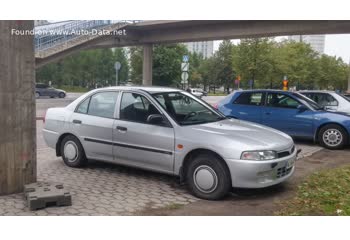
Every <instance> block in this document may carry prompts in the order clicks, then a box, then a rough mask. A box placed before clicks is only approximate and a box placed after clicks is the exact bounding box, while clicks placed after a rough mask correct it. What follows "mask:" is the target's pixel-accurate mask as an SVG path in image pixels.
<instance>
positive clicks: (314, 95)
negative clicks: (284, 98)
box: [299, 90, 350, 114]
mask: <svg viewBox="0 0 350 240" xmlns="http://www.w3.org/2000/svg"><path fill="white" fill-rule="evenodd" d="M299 92H300V93H301V94H303V95H304V96H306V97H308V98H310V99H311V100H313V101H314V102H316V103H318V104H319V105H320V106H322V107H324V109H325V110H328V111H337V112H345V113H349V114H350V100H349V99H348V98H346V97H344V96H343V95H341V94H339V93H336V92H332V91H317V90H312V91H307V90H305V91H299Z"/></svg>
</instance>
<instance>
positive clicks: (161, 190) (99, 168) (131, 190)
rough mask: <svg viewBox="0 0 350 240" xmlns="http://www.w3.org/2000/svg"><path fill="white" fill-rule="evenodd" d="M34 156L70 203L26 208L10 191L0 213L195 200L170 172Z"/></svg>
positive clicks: (106, 211) (113, 211)
mask: <svg viewBox="0 0 350 240" xmlns="http://www.w3.org/2000/svg"><path fill="white" fill-rule="evenodd" d="M38 133H39V134H41V132H38ZM301 147H302V148H303V152H302V154H303V155H310V154H312V153H314V152H315V151H319V150H320V148H319V147H317V146H314V145H311V144H310V145H305V146H304V145H302V146H301ZM37 157H38V161H37V166H38V181H42V182H59V183H62V184H63V185H64V186H65V187H66V188H69V190H70V192H71V195H72V203H73V205H72V206H71V207H49V208H46V209H45V210H39V211H36V212H30V211H29V209H28V208H27V207H25V206H26V205H25V201H24V195H23V194H13V195H9V196H0V215H10V216H13V215H54V216H56V215H77V216H96V215H133V214H134V213H135V212H138V211H142V210H144V209H146V208H154V209H156V208H161V207H164V206H167V205H171V204H174V203H178V204H184V205H185V204H189V203H191V202H196V201H198V200H199V199H197V198H195V197H193V196H192V195H191V194H190V193H189V192H188V190H187V188H185V187H183V186H180V185H179V184H178V183H177V179H175V178H174V177H171V176H167V175H163V174H158V173H152V172H147V171H142V170H137V169H132V168H125V167H121V166H115V165H112V164H104V163H93V162H92V163H90V164H89V166H88V167H87V168H83V169H73V168H69V167H67V166H65V164H64V163H63V161H62V159H61V158H58V157H56V155H55V150H53V149H50V148H41V149H38V152H37Z"/></svg>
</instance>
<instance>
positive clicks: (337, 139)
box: [318, 124, 348, 150]
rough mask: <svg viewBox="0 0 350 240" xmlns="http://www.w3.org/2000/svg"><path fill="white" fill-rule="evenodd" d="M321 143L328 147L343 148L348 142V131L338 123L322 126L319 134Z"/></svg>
mask: <svg viewBox="0 0 350 240" xmlns="http://www.w3.org/2000/svg"><path fill="white" fill-rule="evenodd" d="M318 140H319V141H320V144H321V145H322V146H323V147H325V148H328V149H332V150H334V149H342V148H344V146H345V144H346V143H347V142H348V134H347V132H346V131H345V130H344V129H343V128H342V127H340V126H339V125H336V124H328V125H326V126H324V127H322V128H321V129H320V131H319V134H318Z"/></svg>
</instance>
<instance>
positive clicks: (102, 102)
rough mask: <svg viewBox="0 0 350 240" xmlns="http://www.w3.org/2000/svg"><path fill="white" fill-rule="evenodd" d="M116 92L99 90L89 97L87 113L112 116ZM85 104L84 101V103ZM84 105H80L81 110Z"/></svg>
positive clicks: (116, 96) (106, 116)
mask: <svg viewBox="0 0 350 240" xmlns="http://www.w3.org/2000/svg"><path fill="white" fill-rule="evenodd" d="M117 98H118V92H101V93H96V94H95V95H93V96H92V97H91V100H90V103H89V107H88V112H87V114H88V115H93V116H98V117H105V118H113V116H114V110H115V104H116V102H117ZM84 104H85V103H84ZM83 108H84V107H82V111H83V110H84V109H83Z"/></svg>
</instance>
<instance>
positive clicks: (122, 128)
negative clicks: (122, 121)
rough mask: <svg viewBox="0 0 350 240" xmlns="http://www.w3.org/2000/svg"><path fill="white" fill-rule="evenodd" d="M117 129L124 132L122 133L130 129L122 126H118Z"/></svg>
mask: <svg viewBox="0 0 350 240" xmlns="http://www.w3.org/2000/svg"><path fill="white" fill-rule="evenodd" d="M117 129H118V130H119V131H122V132H126V131H128V129H127V128H126V127H121V126H117Z"/></svg>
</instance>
